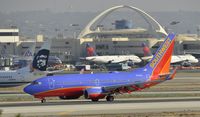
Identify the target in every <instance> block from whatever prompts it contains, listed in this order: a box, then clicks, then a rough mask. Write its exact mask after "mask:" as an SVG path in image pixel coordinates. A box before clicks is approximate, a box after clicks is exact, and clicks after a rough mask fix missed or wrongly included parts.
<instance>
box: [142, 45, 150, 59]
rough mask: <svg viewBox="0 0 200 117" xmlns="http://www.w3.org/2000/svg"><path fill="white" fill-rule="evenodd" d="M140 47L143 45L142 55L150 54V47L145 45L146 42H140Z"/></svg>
mask: <svg viewBox="0 0 200 117" xmlns="http://www.w3.org/2000/svg"><path fill="white" fill-rule="evenodd" d="M142 47H143V53H144V57H146V56H152V53H151V50H150V48H149V47H148V46H147V44H146V43H142Z"/></svg>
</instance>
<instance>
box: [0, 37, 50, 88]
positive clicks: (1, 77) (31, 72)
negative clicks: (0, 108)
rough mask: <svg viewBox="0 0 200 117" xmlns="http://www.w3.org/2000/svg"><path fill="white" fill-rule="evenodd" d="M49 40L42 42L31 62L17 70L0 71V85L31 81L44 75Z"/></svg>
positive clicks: (16, 84) (21, 83)
mask: <svg viewBox="0 0 200 117" xmlns="http://www.w3.org/2000/svg"><path fill="white" fill-rule="evenodd" d="M50 46H51V40H48V41H46V42H45V43H44V45H43V46H42V47H41V49H40V50H39V51H38V53H37V54H36V56H35V57H34V59H33V62H32V64H30V65H28V66H26V67H23V68H20V69H18V70H9V71H0V87H14V86H19V85H23V84H26V83H29V82H32V81H33V80H35V79H36V78H38V77H42V76H44V75H46V74H45V73H44V72H40V71H46V67H47V61H48V57H49V50H50Z"/></svg>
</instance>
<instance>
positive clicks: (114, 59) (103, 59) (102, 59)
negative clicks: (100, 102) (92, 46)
mask: <svg viewBox="0 0 200 117" xmlns="http://www.w3.org/2000/svg"><path fill="white" fill-rule="evenodd" d="M85 59H86V60H88V61H93V62H97V63H120V62H126V61H131V62H133V63H140V62H141V59H140V58H139V57H138V56H135V55H111V56H90V57H86V58H85Z"/></svg>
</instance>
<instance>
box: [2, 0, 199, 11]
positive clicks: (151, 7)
mask: <svg viewBox="0 0 200 117" xmlns="http://www.w3.org/2000/svg"><path fill="white" fill-rule="evenodd" d="M121 4H125V5H132V6H135V7H138V8H140V9H143V10H145V11H180V10H182V11H200V0H0V12H14V11H35V10H45V9H48V10H50V11H53V12H65V11H83V12H86V11H91V12H96V11H102V10H105V9H107V8H109V7H111V6H115V5H121Z"/></svg>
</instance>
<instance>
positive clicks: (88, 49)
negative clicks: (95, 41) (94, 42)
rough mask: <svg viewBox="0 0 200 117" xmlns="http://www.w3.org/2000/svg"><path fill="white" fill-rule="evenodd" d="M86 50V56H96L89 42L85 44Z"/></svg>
mask: <svg viewBox="0 0 200 117" xmlns="http://www.w3.org/2000/svg"><path fill="white" fill-rule="evenodd" d="M86 51H87V56H88V57H89V56H97V54H96V52H95V50H94V48H93V47H92V46H91V45H90V44H89V43H87V44H86Z"/></svg>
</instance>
